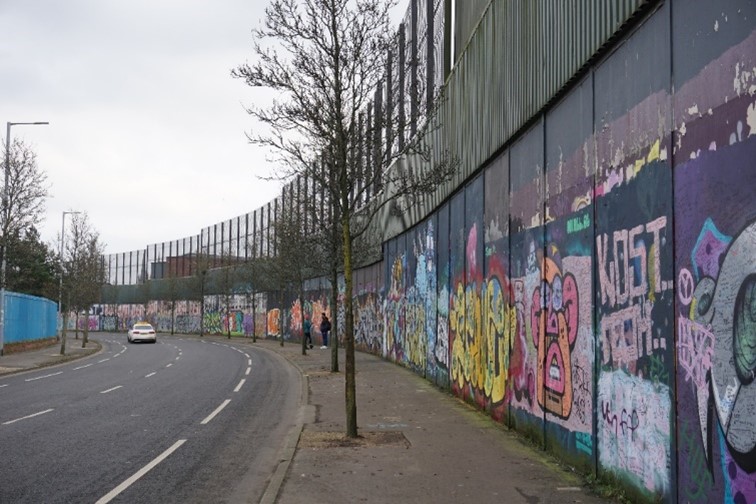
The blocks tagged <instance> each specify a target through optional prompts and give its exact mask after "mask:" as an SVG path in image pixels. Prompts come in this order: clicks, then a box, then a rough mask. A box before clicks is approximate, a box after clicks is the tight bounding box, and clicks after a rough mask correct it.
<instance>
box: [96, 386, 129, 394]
mask: <svg viewBox="0 0 756 504" xmlns="http://www.w3.org/2000/svg"><path fill="white" fill-rule="evenodd" d="M121 387H123V385H118V386H117V387H113V388H109V389H108V390H103V391H102V392H100V394H107V393H108V392H113V391H114V390H118V389H119V388H121Z"/></svg>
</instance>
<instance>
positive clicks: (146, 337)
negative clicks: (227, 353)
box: [127, 322, 157, 343]
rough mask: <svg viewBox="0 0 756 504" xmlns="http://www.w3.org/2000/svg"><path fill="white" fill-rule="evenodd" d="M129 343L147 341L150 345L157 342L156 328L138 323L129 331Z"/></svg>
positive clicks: (144, 323)
mask: <svg viewBox="0 0 756 504" xmlns="http://www.w3.org/2000/svg"><path fill="white" fill-rule="evenodd" d="M127 338H128V340H129V343H134V342H137V341H147V342H150V343H155V342H157V334H156V333H155V328H154V327H152V325H151V324H148V323H147V322H137V323H136V324H134V325H133V326H132V327H131V329H129V335H128V336H127Z"/></svg>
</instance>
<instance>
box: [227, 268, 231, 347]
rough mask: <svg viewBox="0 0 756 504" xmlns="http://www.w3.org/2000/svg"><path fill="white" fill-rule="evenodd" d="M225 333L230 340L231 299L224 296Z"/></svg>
mask: <svg viewBox="0 0 756 504" xmlns="http://www.w3.org/2000/svg"><path fill="white" fill-rule="evenodd" d="M227 274H228V273H227ZM226 333H227V337H228V339H231V298H230V296H226Z"/></svg>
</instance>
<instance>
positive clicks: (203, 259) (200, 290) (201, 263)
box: [191, 250, 213, 337]
mask: <svg viewBox="0 0 756 504" xmlns="http://www.w3.org/2000/svg"><path fill="white" fill-rule="evenodd" d="M212 262H213V260H212V258H211V257H210V255H209V254H208V253H207V252H206V251H202V250H200V251H197V252H196V253H195V254H194V257H193V258H192V277H193V282H192V289H191V291H192V293H191V294H192V297H193V298H194V299H196V300H198V301H199V302H200V337H202V336H203V335H204V326H205V294H207V286H208V281H207V279H208V275H207V274H208V271H210V268H211V267H212Z"/></svg>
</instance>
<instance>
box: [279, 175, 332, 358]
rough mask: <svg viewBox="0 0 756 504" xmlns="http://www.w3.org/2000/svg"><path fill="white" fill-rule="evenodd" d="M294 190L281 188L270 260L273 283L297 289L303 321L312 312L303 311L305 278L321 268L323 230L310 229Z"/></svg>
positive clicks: (304, 208)
mask: <svg viewBox="0 0 756 504" xmlns="http://www.w3.org/2000/svg"><path fill="white" fill-rule="evenodd" d="M295 191H296V187H295V186H294V185H290V186H289V187H287V188H285V189H284V196H285V197H284V198H283V202H284V203H283V204H282V207H281V211H280V212H279V214H278V215H277V218H276V222H275V223H274V226H275V238H276V250H277V254H276V256H275V257H274V258H273V259H272V264H273V269H274V271H275V277H276V278H275V281H276V283H277V284H278V285H280V286H287V290H289V291H290V292H296V293H297V298H298V301H299V306H300V309H301V312H302V320H303V321H304V317H305V315H310V316H311V317H312V315H314V314H306V313H305V302H304V281H305V279H307V278H310V277H312V276H314V275H315V274H316V273H317V272H319V271H321V270H322V265H323V261H324V257H323V256H324V253H323V252H324V250H323V248H322V242H321V241H320V238H321V236H322V234H321V233H318V232H313V229H312V228H311V227H310V226H309V225H308V224H309V223H311V222H312V221H311V220H308V219H306V218H305V215H306V214H307V212H308V209H309V205H308V204H307V202H306V201H303V200H302V199H301V198H295V197H294V196H295V194H296V192H295ZM300 336H301V338H302V341H301V343H302V355H306V354H307V344H306V342H305V338H304V333H303V334H301V335H300Z"/></svg>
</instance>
